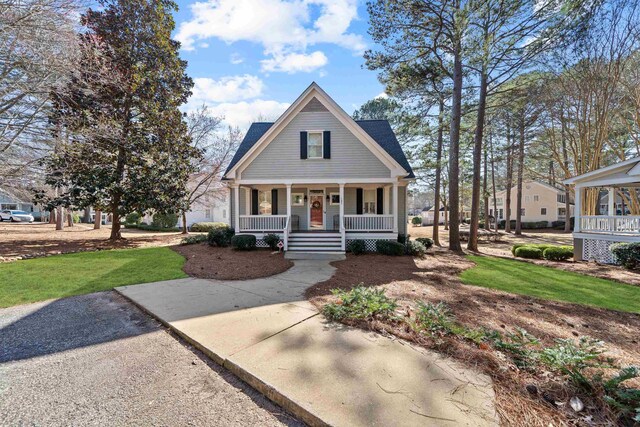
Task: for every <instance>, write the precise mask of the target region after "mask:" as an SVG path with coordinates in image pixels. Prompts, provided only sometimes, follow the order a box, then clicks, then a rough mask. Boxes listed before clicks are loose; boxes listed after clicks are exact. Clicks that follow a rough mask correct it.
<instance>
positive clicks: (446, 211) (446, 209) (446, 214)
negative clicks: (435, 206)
mask: <svg viewBox="0 0 640 427" xmlns="http://www.w3.org/2000/svg"><path fill="white" fill-rule="evenodd" d="M442 207H443V208H444V211H443V212H444V229H445V230H449V206H447V205H446V204H443V205H442ZM438 222H440V213H439V212H438Z"/></svg>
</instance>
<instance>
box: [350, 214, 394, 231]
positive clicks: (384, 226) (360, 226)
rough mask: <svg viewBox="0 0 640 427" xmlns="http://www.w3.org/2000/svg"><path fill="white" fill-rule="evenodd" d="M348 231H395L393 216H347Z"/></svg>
mask: <svg viewBox="0 0 640 427" xmlns="http://www.w3.org/2000/svg"><path fill="white" fill-rule="evenodd" d="M344 228H345V230H346V231H393V215H345V216H344Z"/></svg>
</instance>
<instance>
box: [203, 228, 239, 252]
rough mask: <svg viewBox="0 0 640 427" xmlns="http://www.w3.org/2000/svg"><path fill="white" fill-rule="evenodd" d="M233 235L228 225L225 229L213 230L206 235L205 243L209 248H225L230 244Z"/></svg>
mask: <svg viewBox="0 0 640 427" xmlns="http://www.w3.org/2000/svg"><path fill="white" fill-rule="evenodd" d="M234 234H235V232H234V231H233V228H231V227H229V226H228V225H227V226H226V227H219V228H214V229H213V230H211V231H209V233H208V234H207V242H208V243H209V245H210V246H219V247H221V248H226V247H227V246H229V245H230V244H231V238H232V237H233V235H234Z"/></svg>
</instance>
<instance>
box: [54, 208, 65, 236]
mask: <svg viewBox="0 0 640 427" xmlns="http://www.w3.org/2000/svg"><path fill="white" fill-rule="evenodd" d="M56 230H58V231H59V230H64V208H63V207H62V206H58V207H57V208H56Z"/></svg>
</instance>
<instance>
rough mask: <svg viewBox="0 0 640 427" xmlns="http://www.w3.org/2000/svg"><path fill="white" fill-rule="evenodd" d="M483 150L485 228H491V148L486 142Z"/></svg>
mask: <svg viewBox="0 0 640 427" xmlns="http://www.w3.org/2000/svg"><path fill="white" fill-rule="evenodd" d="M482 152H483V153H484V159H483V161H482V166H483V172H482V204H483V206H484V229H485V230H491V221H489V188H488V177H489V170H488V169H489V165H488V163H489V149H488V148H487V144H484V147H483V148H482Z"/></svg>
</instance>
